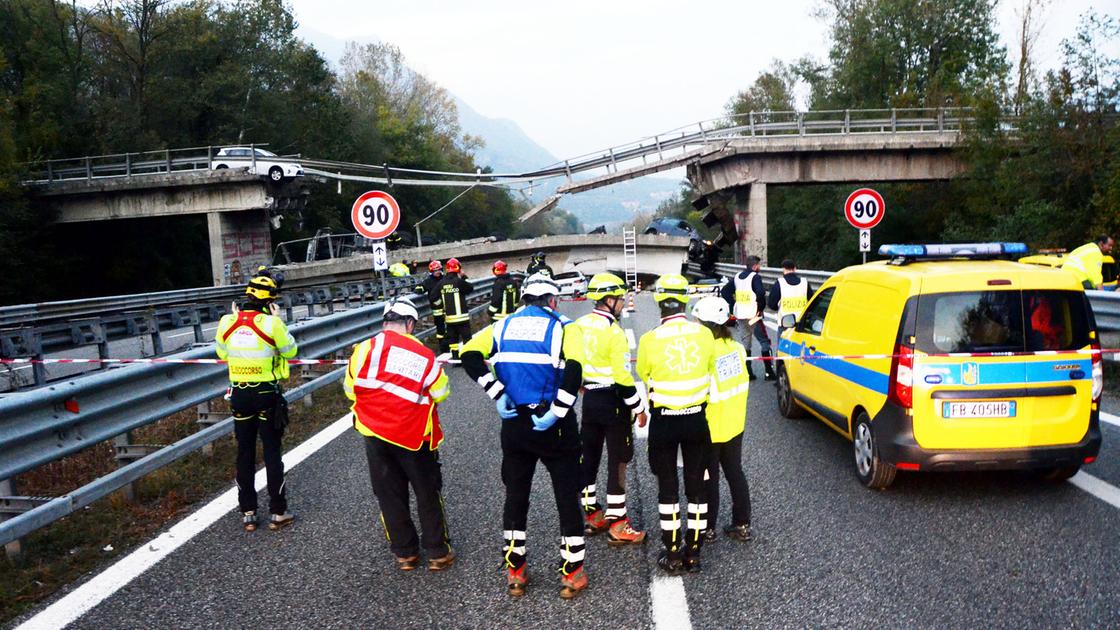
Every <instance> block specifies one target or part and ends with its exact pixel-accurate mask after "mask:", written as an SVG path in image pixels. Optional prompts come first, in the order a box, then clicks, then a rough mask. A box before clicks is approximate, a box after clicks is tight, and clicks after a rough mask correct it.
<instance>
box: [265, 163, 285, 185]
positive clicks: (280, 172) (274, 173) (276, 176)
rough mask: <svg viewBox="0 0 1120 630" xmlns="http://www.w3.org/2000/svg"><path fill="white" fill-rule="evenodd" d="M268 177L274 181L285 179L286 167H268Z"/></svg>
mask: <svg viewBox="0 0 1120 630" xmlns="http://www.w3.org/2000/svg"><path fill="white" fill-rule="evenodd" d="M268 178H269V179H271V180H272V181H274V182H278V181H280V180H282V179H284V169H282V168H280V167H279V166H273V167H272V168H270V169H268Z"/></svg>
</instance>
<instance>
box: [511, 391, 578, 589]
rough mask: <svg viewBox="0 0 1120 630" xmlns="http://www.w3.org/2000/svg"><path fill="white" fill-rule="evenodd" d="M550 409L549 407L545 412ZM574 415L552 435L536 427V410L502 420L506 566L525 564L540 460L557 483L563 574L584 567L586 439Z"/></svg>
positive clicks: (560, 422)
mask: <svg viewBox="0 0 1120 630" xmlns="http://www.w3.org/2000/svg"><path fill="white" fill-rule="evenodd" d="M541 411H542V412H543V411H544V410H543V409H542V410H541ZM575 416H576V414H575V412H574V411H569V412H568V415H567V416H565V417H564V418H563V419H561V420H557V421H556V424H554V425H552V427H550V428H549V429H548V430H546V431H536V430H534V429H533V421H532V416H531V415H530V412H528V411H526V410H520V411H519V413H518V415H517V417H516V418H512V419H510V420H503V421H502V483H504V484H505V486H506V501H505V508H504V510H503V515H502V528H503V530H504V532H503V537H504V538H505V545H504V548H503V550H502V553H503V556H504V558H505V561H506V566H507V567H510V568H513V569H518V568H521V567H522V566H523V565H524V564H525V528H526V525H527V524H528V521H529V494H530V492H531V491H532V488H533V473H534V472H536V470H537V462H538V461H539V462H540V463H542V464H544V467H545V468H546V469H547V470H548V475H549V477H550V478H551V479H552V493H553V495H554V496H555V498H556V510H557V512H558V513H559V516H560V536H561V545H560V557H561V563H560V570H561V571H562V572H563V573H564V574H568V573H571V572H573V571H575V570H576V569H578V568H579V567H580V566H582V565H583V552H584V544H583V513H582V511H581V510H580V507H579V490H580V468H579V457H580V441H579V426H578V422H577V420H576V417H575Z"/></svg>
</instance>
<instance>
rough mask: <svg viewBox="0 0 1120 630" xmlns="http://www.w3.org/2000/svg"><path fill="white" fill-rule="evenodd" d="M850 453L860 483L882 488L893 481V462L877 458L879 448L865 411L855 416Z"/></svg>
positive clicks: (876, 488)
mask: <svg viewBox="0 0 1120 630" xmlns="http://www.w3.org/2000/svg"><path fill="white" fill-rule="evenodd" d="M852 454H853V455H854V456H855V465H856V477H859V480H860V483H862V484H863V485H865V486H867V487H868V488H872V489H875V490H882V489H883V488H886V487H887V486H889V485H891V483H892V482H894V475H895V472H896V471H895V467H894V464H888V463H886V462H884V461H882V460H880V459H879V448H878V446H877V445H876V444H875V439H874V437H873V434H872V432H871V418H870V417H868V415H867V412H866V411H860V412H859V415H858V416H856V426H855V427H853V428H852Z"/></svg>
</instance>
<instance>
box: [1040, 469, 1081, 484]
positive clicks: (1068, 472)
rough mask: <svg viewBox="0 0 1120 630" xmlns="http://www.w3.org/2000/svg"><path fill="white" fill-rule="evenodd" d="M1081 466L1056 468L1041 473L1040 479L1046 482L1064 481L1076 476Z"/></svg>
mask: <svg viewBox="0 0 1120 630" xmlns="http://www.w3.org/2000/svg"><path fill="white" fill-rule="evenodd" d="M1079 470H1081V466H1057V467H1054V468H1047V469H1044V470H1043V471H1042V478H1043V479H1045V480H1046V481H1065V480H1066V479H1069V478H1070V477H1072V476H1074V475H1076V474H1077V472H1078V471H1079Z"/></svg>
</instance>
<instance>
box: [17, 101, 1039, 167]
mask: <svg viewBox="0 0 1120 630" xmlns="http://www.w3.org/2000/svg"><path fill="white" fill-rule="evenodd" d="M972 120H973V110H972V109H970V108H911V109H852V110H819V111H806V112H797V111H783V112H749V113H747V114H741V115H736V116H724V117H720V118H714V119H711V120H705V121H700V122H698V123H693V124H691V125H687V126H684V127H678V128H677V129H672V130H669V131H666V132H664V133H660V134H657V135H655V136H649V137H646V138H642V139H640V140H637V141H635V142H630V143H626V144H622V145H618V146H614V147H608V148H606V149H602V150H600V151H595V152H592V153H587V154H584V155H581V156H577V157H574V158H569V159H567V160H564V161H563V162H557V163H555V164H551V165H548V166H546V167H544V168H541V169H538V170H534V171H528V172H522V173H485V174H484V173H481V172H479V171H475V172H473V173H449V172H440V171H425V170H418V169H409V168H399V167H392V166H389V165H387V164H358V163H353V162H340V161H334V160H318V159H310V158H294V157H277V158H268V161H271V162H282V163H283V162H288V163H299V164H300V165H302V166H303V167H304V168H305V170H306V171H307V172H308V173H309V174H315V175H317V176H319V177H336V178H339V179H354V178H355V176H353V175H349V174H351V173H364V174H367V175H370V177H357V179H361V180H366V181H376V182H383V183H390V184H391V183H393V182H394V181H397V182H398V183H402V184H407V183H426V184H433V183H441V182H442V183H443V184H452V185H464V184H465V183H466V182H473V183H478V184H484V183H485V184H490V183H494V182H499V181H506V182H507V183H512V182H514V181H531V180H541V179H547V178H551V177H561V176H566V177H568V178H569V179H570V178H571V176H572V175H573V174H576V173H582V172H585V171H590V170H595V169H598V168H603V167H606V168H608V169H611V168H614V169H615V170H617V168H618V165H619V164H620V163H622V162H628V161H630V160H637V159H642V160H645V159H646V158H647V157H651V156H657V157H658V158H659V159H664V154H665V153H666V152H670V151H673V150H676V149H687V148H688V147H690V146H698V145H706V144H712V143H719V142H725V141H727V140H730V139H733V138H743V137H757V138H774V137H788V136H825V135H851V134H866V133H891V134H928V133H938V132H959V131H962V130H964V129H966V128H967V127H968V126H969V124H971V122H972ZM1017 120H1018V119H1017V118H1016V117H1012V116H1007V117H1003V118H1001V120H1000V125H1001V127H1002V128H1003V129H1005V130H1006V131H1014V130H1015V129H1016V125H1017ZM237 146H251V145H237ZM256 146H264V145H256ZM218 148H221V147H218V146H212V147H196V148H191V149H164V150H159V151H150V152H145V153H124V154H115V155H102V156H86V157H80V158H73V159H58V160H46V161H43V162H35V163H32V164H30V165H29V166H30V169H31V175H30V179H29V180H28V181H25V182H24V183H25V184H31V185H43V184H46V185H50V184H53V183H56V182H60V181H66V180H75V179H79V180H87V181H93V180H95V179H107V178H120V177H127V178H131V177H138V176H145V175H155V174H166V173H173V172H180V171H198V170H210V168H211V164H212V162H213V159H212V157H211V156H213V155H214V151H215V149H218ZM344 174H347V175H344ZM417 175H419V176H421V177H423V178H424V180H423V181H419V180H416V179H412V180H406V179H405V178H406V177H410V176H417ZM374 176H376V177H374Z"/></svg>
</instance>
